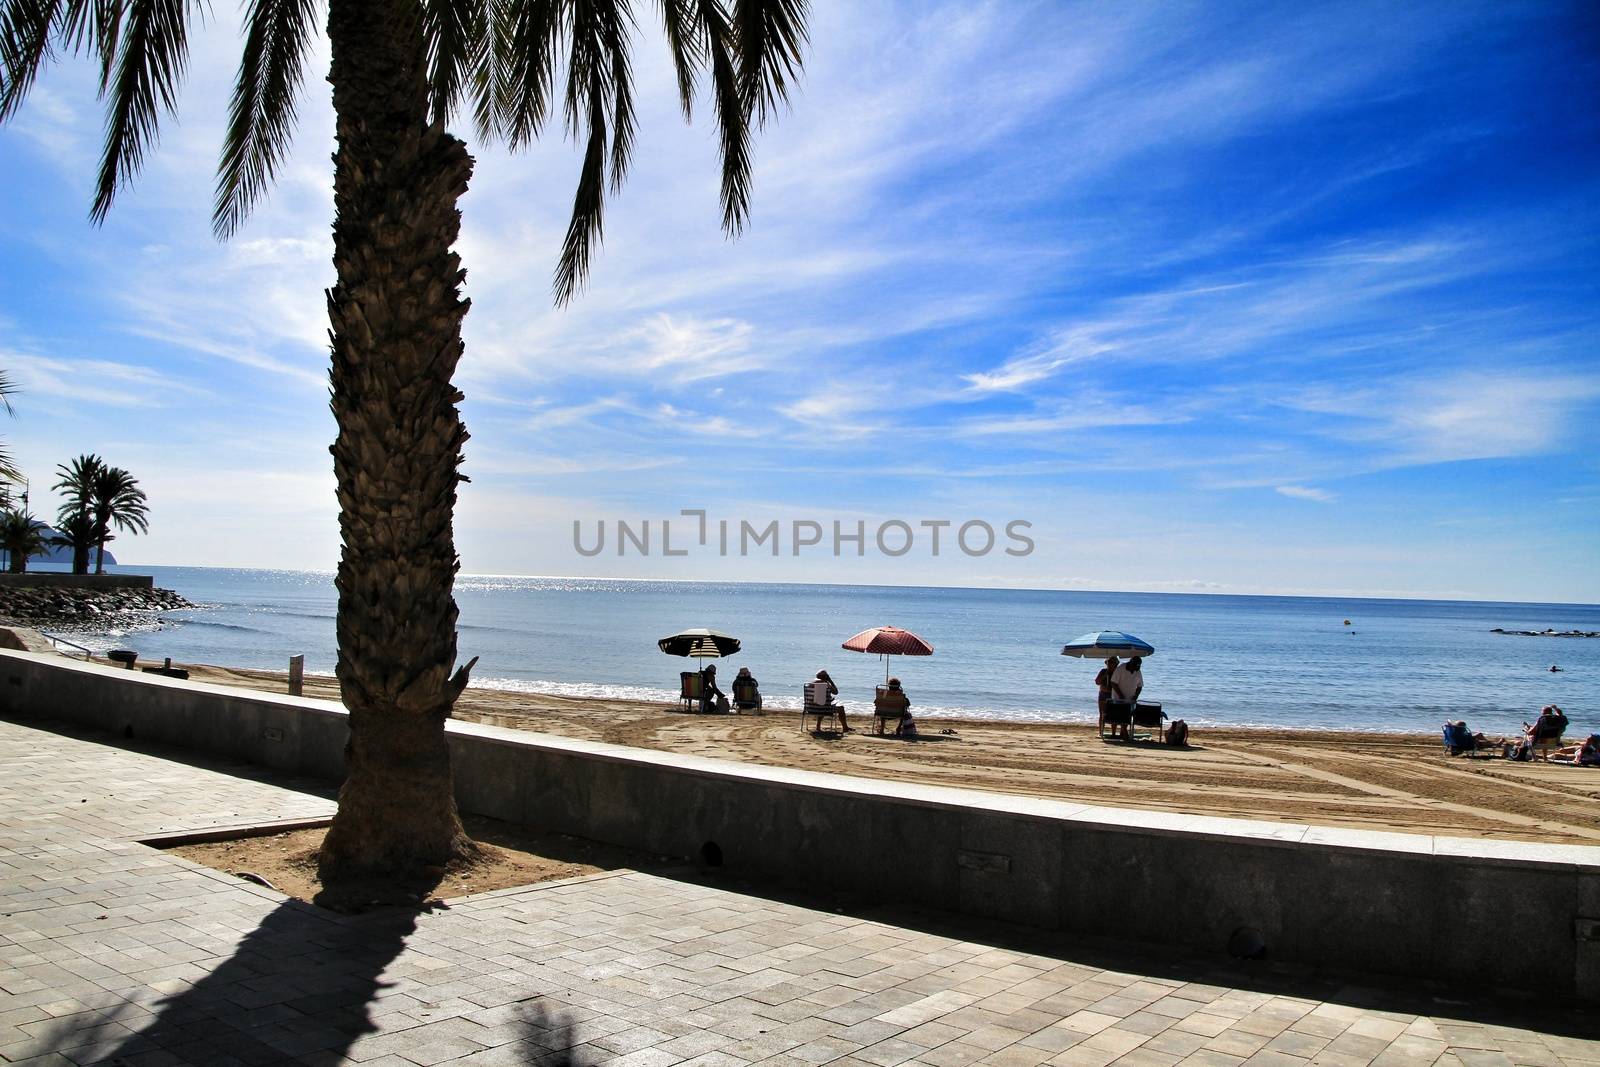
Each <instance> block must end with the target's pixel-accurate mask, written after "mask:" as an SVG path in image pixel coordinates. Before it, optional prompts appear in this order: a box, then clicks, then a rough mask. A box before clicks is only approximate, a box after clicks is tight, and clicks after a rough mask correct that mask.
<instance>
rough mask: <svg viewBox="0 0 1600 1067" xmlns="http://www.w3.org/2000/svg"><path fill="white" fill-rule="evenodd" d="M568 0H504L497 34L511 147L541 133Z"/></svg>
mask: <svg viewBox="0 0 1600 1067" xmlns="http://www.w3.org/2000/svg"><path fill="white" fill-rule="evenodd" d="M568 8H569V4H568V0H506V5H505V11H504V13H503V18H504V26H505V31H504V33H503V35H496V40H495V42H494V43H495V44H496V45H497V46H498V47H500V48H501V49H502V51H501V54H500V57H499V60H498V62H499V67H500V70H501V73H502V78H503V81H502V84H501V86H500V94H501V116H500V127H501V132H502V133H503V135H504V136H505V139H506V141H507V143H508V144H510V146H511V147H512V148H520V147H522V146H523V145H526V144H528V143H530V142H531V141H533V140H534V139H535V138H537V137H538V136H539V131H540V130H541V129H543V127H544V121H545V118H546V117H547V116H548V115H549V113H550V94H551V91H552V89H553V87H554V84H555V66H556V52H557V49H558V47H559V45H560V42H561V31H562V29H563V27H564V26H565V25H566V23H567V22H568V21H569V20H570V16H571V13H570V11H569V10H568Z"/></svg>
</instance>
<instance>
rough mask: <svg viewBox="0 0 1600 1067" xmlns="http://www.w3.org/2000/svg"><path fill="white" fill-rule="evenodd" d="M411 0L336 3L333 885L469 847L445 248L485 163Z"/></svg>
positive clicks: (331, 32) (453, 299)
mask: <svg viewBox="0 0 1600 1067" xmlns="http://www.w3.org/2000/svg"><path fill="white" fill-rule="evenodd" d="M420 9H421V5H420V4H417V3H415V2H414V0H410V2H407V0H331V2H330V3H329V7H328V38H329V41H330V43H331V45H332V49H333V65H332V70H331V72H330V74H329V80H330V81H331V82H332V83H333V101H334V111H335V114H336V115H337V122H338V126H337V129H338V150H337V152H336V154H335V156H334V207H335V218H334V229H333V237H334V266H335V268H336V270H337V273H338V284H337V285H335V286H334V288H333V289H331V290H330V291H329V292H328V316H329V319H330V322H331V325H332V348H333V366H332V372H331V376H330V377H331V384H332V407H333V413H334V418H335V420H336V421H337V423H338V437H337V438H336V440H335V441H334V444H333V449H332V451H333V467H334V476H335V478H336V480H337V483H338V496H339V530H340V534H341V536H342V539H343V548H342V552H341V555H340V559H339V571H338V576H337V580H336V581H337V586H338V590H339V610H338V640H339V660H338V667H337V673H338V677H339V684H340V687H341V690H342V693H343V697H344V703H345V707H346V708H347V709H349V712H350V740H349V744H348V745H347V746H346V749H345V773H346V778H345V782H344V785H343V787H342V788H341V789H340V792H339V812H338V815H337V816H336V817H335V818H334V821H333V825H332V827H331V828H330V829H329V831H328V835H327V838H326V840H325V842H324V844H323V848H322V856H321V863H322V873H323V878H324V880H325V881H327V880H335V881H336V880H340V879H346V878H353V877H359V876H362V875H369V874H394V875H401V876H404V875H406V874H413V875H414V874H418V873H421V872H422V871H423V869H424V868H426V867H430V866H436V865H440V864H444V863H448V862H449V861H450V860H452V859H455V858H459V857H462V856H465V855H469V854H471V853H472V851H473V850H474V847H475V846H473V844H472V842H471V841H470V840H469V839H468V838H467V836H466V834H465V833H464V832H463V831H462V828H461V821H460V819H459V818H458V817H457V814H456V807H455V798H454V795H453V791H452V781H451V772H450V752H449V749H448V747H447V745H446V742H445V736H444V724H445V720H446V719H447V718H449V716H450V711H451V708H452V706H453V705H454V703H455V698H456V696H457V695H458V694H459V693H460V689H461V687H462V686H463V685H464V684H465V673H464V671H463V672H459V673H458V674H457V676H456V677H455V678H452V677H451V673H450V672H451V668H452V666H453V665H454V662H455V656H456V633H455V625H456V604H455V600H454V598H453V597H452V595H451V589H452V586H453V584H454V580H455V572H456V569H457V566H458V560H457V559H456V550H455V540H454V534H453V531H452V528H451V512H452V510H453V508H454V506H455V499H456V483H457V482H458V481H459V480H460V475H459V474H458V473H457V466H458V465H459V463H460V462H461V449H462V446H463V445H464V444H465V443H466V440H467V432H466V427H464V426H463V425H462V423H461V417H460V414H459V413H458V412H457V410H456V404H457V402H458V401H459V400H460V399H461V394H460V393H459V392H458V391H457V390H456V389H455V387H454V386H452V385H451V384H450V379H451V376H452V375H453V374H454V372H455V368H456V363H457V361H458V360H459V359H460V358H461V351H462V344H461V321H462V319H463V317H464V316H465V315H466V312H467V302H466V301H464V300H462V299H461V297H460V290H459V286H460V284H461V281H462V279H463V278H464V277H465V276H466V275H465V272H464V271H463V270H462V269H461V261H460V258H459V257H458V256H456V255H455V254H454V253H453V252H451V250H450V246H451V245H452V244H453V243H454V242H455V240H456V236H457V234H458V233H459V231H460V226H461V213H460V211H459V210H458V209H457V208H456V201H457V199H458V198H459V197H460V196H461V194H462V193H464V192H465V191H466V187H467V180H468V178H469V177H471V174H472V158H471V157H470V156H469V155H468V154H467V151H466V146H465V145H464V144H462V142H461V141H459V140H458V139H456V138H455V137H452V136H450V135H449V134H448V133H446V132H445V130H444V127H443V124H442V123H439V124H432V125H430V124H429V121H428V102H427V84H426V77H425V66H424V49H423V38H422V32H421V26H420V24H419V22H418V12H419V11H420Z"/></svg>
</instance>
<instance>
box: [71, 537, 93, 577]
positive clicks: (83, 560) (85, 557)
mask: <svg viewBox="0 0 1600 1067" xmlns="http://www.w3.org/2000/svg"><path fill="white" fill-rule="evenodd" d="M72 573H73V574H88V573H89V546H88V545H87V544H76V545H73V546H72Z"/></svg>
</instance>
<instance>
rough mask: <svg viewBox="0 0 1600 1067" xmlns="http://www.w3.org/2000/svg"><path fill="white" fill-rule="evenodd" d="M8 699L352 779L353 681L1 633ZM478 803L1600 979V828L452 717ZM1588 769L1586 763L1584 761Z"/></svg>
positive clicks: (829, 870) (1422, 964) (1545, 978)
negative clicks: (1405, 822)
mask: <svg viewBox="0 0 1600 1067" xmlns="http://www.w3.org/2000/svg"><path fill="white" fill-rule="evenodd" d="M0 714H6V715H8V716H12V717H40V718H47V719H54V720H60V721H67V722H73V723H77V724H80V725H84V726H89V727H94V728H98V729H103V730H108V731H111V732H112V733H115V734H119V735H125V734H126V732H127V731H128V730H131V731H132V736H134V737H136V738H140V739H144V740H152V741H164V742H169V743H172V744H177V745H183V746H186V747H190V748H195V749H201V750H204V751H207V752H213V753H217V754H221V755H226V756H231V757H234V758H237V759H240V760H245V761H248V762H252V763H258V764H262V765H265V766H269V767H275V768H279V769H282V770H285V771H292V772H296V773H300V774H307V775H314V776H321V777H327V778H332V779H337V778H338V777H340V775H341V764H342V757H341V752H342V748H343V744H344V740H345V738H346V736H347V727H346V720H345V713H344V710H343V708H342V707H340V706H339V705H338V704H336V703H334V702H331V701H319V700H311V699H307V698H290V697H288V696H278V695H274V694H267V693H254V692H250V691H246V690H239V689H233V688H229V687H224V686H215V685H208V684H205V683H197V682H182V681H176V680H172V679H166V678H160V677H155V676H150V675H143V674H136V673H134V672H129V671H119V670H115V669H112V668H108V667H104V666H101V665H97V664H84V663H81V662H75V661H70V660H67V659H66V658H65V657H61V656H51V655H41V654H37V653H28V652H12V651H0ZM449 731H450V739H451V745H452V750H453V754H454V759H455V767H456V780H457V793H458V797H459V800H460V803H461V807H462V809H463V810H465V811H468V812H474V813H478V814H483V815H489V816H493V817H496V818H500V819H506V820H510V821H515V822H525V823H532V824H535V825H539V826H545V827H550V828H552V829H556V830H559V831H562V832H565V833H571V834H576V835H580V836H583V837H589V838H593V839H596V840H601V841H609V842H614V843H618V844H623V845H630V846H634V847H638V848H644V849H648V850H651V851H654V852H658V853H665V854H671V855H682V856H696V855H703V854H704V850H705V849H706V847H707V846H708V845H711V844H714V845H715V846H717V850H718V851H719V852H720V854H721V856H722V858H723V862H724V864H725V865H726V866H727V867H728V868H730V869H732V870H746V871H751V872H759V873H764V874H770V875H776V876H781V877H787V878H791V879H795V878H798V879H803V880H806V881H809V882H811V883H813V884H822V885H827V886H831V887H835V888H838V889H843V890H850V891H856V892H859V893H862V894H863V895H866V896H869V897H870V896H877V897H880V898H882V897H891V896H892V897H893V898H894V899H896V900H899V901H904V902H906V903H911V904H919V905H927V906H931V907H937V908H943V909H947V910H952V911H960V912H965V913H969V914H975V915H983V916H989V917H993V918H998V919H1003V920H1008V921H1012V922H1017V923H1022V924H1028V925H1033V926H1038V927H1044V928H1052V929H1065V930H1072V931H1079V932H1084V933H1089V934H1095V935H1101V936H1106V935H1110V936H1126V937H1127V938H1129V939H1131V940H1138V941H1146V942H1153V943H1168V944H1179V945H1184V946H1190V947H1196V948H1200V949H1202V950H1209V951H1216V952H1221V951H1224V950H1225V948H1226V945H1227V943H1228V940H1229V938H1230V936H1231V935H1232V934H1234V932H1235V931H1237V930H1238V929H1239V928H1241V927H1249V928H1253V929H1254V930H1255V931H1257V932H1259V935H1260V937H1261V939H1262V940H1263V941H1264V942H1265V944H1266V947H1267V952H1268V954H1269V956H1270V957H1271V958H1273V959H1277V960H1288V961H1301V962H1306V963H1312V964H1317V965H1322V966H1326V967H1330V968H1349V969H1353V970H1358V971H1366V972H1379V973H1390V974H1402V975H1417V976H1422V977H1430V978H1439V979H1444V980H1447V981H1453V982H1457V983H1462V984H1472V985H1475V986H1486V985H1491V986H1505V987H1512V988H1517V989H1522V990H1526V991H1529V992H1539V993H1542V994H1545V995H1559V996H1577V997H1581V998H1584V999H1588V1000H1597V1001H1600V847H1589V846H1560V845H1540V844H1531V843H1522V842H1505V841H1476V840H1464V839H1455V838H1446V837H1429V836H1421V835H1409V834H1388V833H1373V832H1366V831H1358V830H1341V829H1330V828H1316V827H1309V826H1298V825H1292V824H1286V823H1267V822H1252V821H1245V820H1237V819H1217V818H1210V817H1203V816H1189V815H1182V814H1167V813H1159V812H1143V811H1131V810H1124V809H1116V808H1104V807H1096V806H1092V805H1086V804H1079V803H1073V802H1065V801H1051V800H1040V799H1034V798H1029V797H1017V796H1005V795H999V794H990V793H980V792H975V791H970V790H958V789H949V788H944V787H938V786H925V785H916V784H912V783H898V782H884V781H877V780H871V779H860V778H850V777H846V776H842V775H833V774H821V773H817V772H812V771H802V770H791V769H784V768H772V767H759V766H754V765H749V764H741V763H734V762H731V761H724V760H714V759H704V758H699V757H693V756H682V755H675V754H670V753H664V752H656V751H650V750H643V749H630V748H623V747H620V746H615V745H606V744H601V743H598V742H585V741H577V740H571V739H567V738H559V737H551V736H547V735H541V734H530V733H526V732H522V731H515V730H505V729H498V728H495V727H490V726H480V725H477V724H474V723H459V722H452V723H451V724H450V725H449ZM1574 773H1586V772H1583V771H1574Z"/></svg>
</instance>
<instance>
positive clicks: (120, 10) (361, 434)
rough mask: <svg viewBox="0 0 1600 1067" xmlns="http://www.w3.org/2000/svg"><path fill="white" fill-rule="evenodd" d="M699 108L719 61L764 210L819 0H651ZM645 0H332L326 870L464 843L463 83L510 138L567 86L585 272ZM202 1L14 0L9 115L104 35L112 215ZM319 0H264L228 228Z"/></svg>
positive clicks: (2, 7)
mask: <svg viewBox="0 0 1600 1067" xmlns="http://www.w3.org/2000/svg"><path fill="white" fill-rule="evenodd" d="M655 6H656V8H657V11H658V14H659V16H660V18H661V23H662V26H663V28H664V30H665V36H666V39H667V45H668V48H669V51H670V53H671V56H672V61H673V65H674V67H675V70H676V75H677V91H678V98H679V103H680V104H681V106H682V109H683V111H684V114H685V116H686V117H687V116H688V114H689V112H690V109H691V106H692V102H693V97H694V89H695V82H696V79H697V78H698V77H699V76H700V75H701V73H702V72H705V73H707V74H708V75H709V83H710V87H711V97H712V104H713V112H714V114H715V116H716V120H717V129H718V142H719V147H720V150H721V156H722V186H721V201H722V204H721V207H722V223H723V227H724V229H725V230H727V231H728V232H729V233H730V234H732V233H737V232H738V231H739V230H740V229H741V228H742V226H743V224H744V222H745V219H746V217H747V215H748V207H749V194H750V177H751V166H750V139H751V133H752V131H753V130H754V129H755V128H757V127H759V126H761V125H762V124H764V123H765V122H766V120H767V119H768V118H769V117H770V116H771V115H772V114H773V113H774V111H775V109H776V108H777V106H778V105H779V104H780V103H781V102H782V101H783V100H784V99H785V97H786V95H787V90H788V86H789V84H790V82H791V81H792V80H793V78H794V77H795V76H796V75H797V74H798V71H799V68H800V63H801V50H802V48H803V47H804V44H805V39H806V29H805V20H806V15H807V8H808V2H807V0H657V2H656V4H655ZM634 7H635V4H634V3H633V2H631V0H328V21H327V26H328V38H329V43H330V45H331V51H332V56H333V61H332V66H331V69H330V70H329V73H328V80H329V81H330V82H331V83H332V85H333V106H334V112H335V118H336V132H337V139H338V143H337V151H336V153H335V155H334V211H335V217H334V225H333V235H334V266H335V269H336V272H337V284H336V285H335V286H334V287H333V289H331V290H329V292H328V294H327V296H328V316H329V319H330V322H331V326H332V330H331V333H332V350H333V352H332V355H333V361H332V371H331V374H330V380H331V381H330V384H331V387H332V390H331V391H332V401H331V405H332V408H333V413H334V417H335V421H336V423H337V426H338V435H337V438H336V439H335V441H334V444H333V449H332V451H333V464H334V475H335V480H336V482H337V492H338V499H339V529H340V534H341V537H342V540H343V546H342V551H341V554H340V559H339V569H338V574H337V577H336V579H335V581H336V584H337V586H338V590H339V608H338V620H337V633H338V640H339V659H338V665H337V674H338V677H339V682H340V686H341V689H342V692H343V697H344V702H345V706H346V707H347V708H348V709H349V711H350V740H349V743H348V745H347V746H346V750H345V765H346V768H345V769H346V777H345V783H344V785H343V787H342V788H341V790H340V794H339V812H338V815H337V817H336V818H335V819H334V822H333V825H332V827H331V828H330V830H329V832H328V836H327V839H326V842H325V843H324V846H323V851H322V870H323V876H324V878H325V879H337V878H340V877H345V876H358V875H361V874H364V873H377V872H381V871H386V870H388V871H401V872H410V873H416V872H418V871H420V870H422V869H423V868H425V867H429V866H432V865H436V864H442V863H447V862H449V861H451V860H453V859H457V858H463V857H468V856H470V855H471V854H472V853H473V851H474V847H473V845H472V843H471V842H470V841H469V840H468V839H467V837H466V835H465V833H463V831H462V828H461V822H460V819H459V818H458V817H457V814H456V809H455V802H454V800H453V798H452V788H451V775H450V755H449V749H448V747H447V745H446V743H445V736H444V722H445V720H446V719H447V718H448V717H449V715H450V712H451V708H452V707H453V706H454V703H455V700H456V697H457V696H458V695H460V693H461V690H462V689H464V688H465V687H466V684H467V673H468V671H470V669H471V667H472V663H470V662H469V663H468V664H467V665H466V666H465V667H462V668H461V669H460V670H456V671H454V673H452V668H453V667H454V665H455V659H456V633H455V624H456V605H455V600H454V597H453V596H452V586H453V583H454V576H455V572H456V570H457V567H458V561H457V558H456V550H455V540H454V533H453V530H452V526H451V517H452V512H453V510H454V505H455V497H456V484H457V483H458V482H459V481H460V480H461V478H462V476H461V474H460V472H459V470H458V468H459V466H460V463H461V462H462V454H461V449H462V446H463V445H465V443H466V440H467V432H466V428H465V427H464V426H463V425H462V423H461V418H460V415H459V412H458V411H457V408H456V405H457V403H458V402H459V401H460V400H461V394H460V393H459V392H458V391H457V390H456V389H455V387H454V386H453V385H452V384H451V377H452V376H453V374H454V372H455V367H456V363H457V362H458V361H459V360H460V358H461V352H462V342H461V323H462V319H463V318H464V317H465V315H466V312H467V303H466V301H463V300H462V299H461V296H460V289H459V286H460V284H461V281H462V279H463V277H464V276H465V275H464V272H463V270H462V268H461V261H460V258H459V257H458V256H457V255H456V254H455V253H454V252H452V251H451V245H452V244H454V242H455V239H456V236H457V233H458V231H459V229H460V222H461V215H460V212H459V210H458V209H457V207H456V202H457V200H458V199H459V198H460V196H461V194H462V193H463V192H464V191H465V190H466V187H467V181H468V179H469V178H470V177H471V175H472V157H471V156H469V155H468V154H467V149H466V145H465V144H464V143H463V142H462V141H461V140H460V139H458V138H457V137H455V136H453V135H451V134H450V133H448V132H447V131H446V125H447V124H448V123H449V122H450V121H451V120H452V119H453V118H454V117H455V115H456V113H457V111H458V109H461V108H463V107H466V108H468V109H469V110H470V112H471V118H472V121H473V124H474V126H475V127H476V129H477V132H478V134H479V135H480V136H481V137H483V138H484V139H500V140H504V141H506V142H507V143H509V144H510V145H511V146H512V147H513V148H520V147H524V146H526V145H528V144H529V143H531V142H532V141H534V140H536V139H537V138H538V136H539V134H540V133H541V132H542V130H543V129H544V124H545V122H546V120H547V118H548V117H549V116H550V114H551V113H552V112H553V111H556V110H558V109H559V110H560V111H561V113H562V117H563V120H564V125H565V128H566V131H567V133H568V134H570V135H571V136H572V137H574V138H575V139H579V140H581V141H582V142H583V143H584V157H583V163H582V167H581V170H580V172H579V178H578V185H577V192H576V194H575V196H574V198H573V204H572V215H571V220H570V222H569V224H568V227H567V232H566V237H565V240H564V241H563V243H562V247H561V251H560V255H559V258H558V260H557V265H556V270H555V278H554V283H553V289H554V296H555V299H556V302H557V303H565V302H566V301H568V300H570V299H571V298H572V296H573V295H574V293H575V292H576V290H577V289H578V288H579V286H580V285H581V284H582V282H583V280H584V278H585V276H586V274H587V271H588V266H589V258H590V252H591V248H592V246H593V244H594V243H595V242H596V241H598V240H599V239H600V236H601V216H602V208H603V205H604V200H605V196H606V193H607V191H608V189H609V190H611V191H615V190H616V189H618V188H619V187H620V185H621V183H622V180H623V177H624V175H625V174H626V172H627V167H628V162H629V156H630V155H631V152H632V149H633V138H634V126H635V116H634V107H633V87H632V83H633V65H632V43H633V35H634V30H635V28H636V23H635V19H634V10H633V9H634ZM197 10H202V8H201V6H200V4H199V0H188V2H184V0H0V121H4V120H5V119H6V118H8V117H9V116H11V115H12V114H15V112H16V110H17V108H18V107H19V106H20V104H21V103H22V101H23V98H24V97H25V95H26V93H27V91H28V88H29V87H30V86H31V85H32V83H33V80H34V78H35V76H36V74H37V72H38V69H39V67H40V65H41V63H42V62H43V61H44V59H45V58H46V57H48V56H49V55H51V54H52V50H53V49H54V48H57V47H59V48H62V49H65V50H68V51H74V52H79V53H87V54H89V55H92V56H94V57H95V58H97V59H98V60H99V64H100V76H101V86H102V88H103V90H104V95H105V97H106V100H107V123H106V141H105V151H104V153H103V156H102V159H101V164H100V172H99V182H98V186H97V192H96V196H95V200H94V204H93V207H92V208H91V211H90V214H91V216H92V217H93V218H95V219H101V218H103V217H104V216H105V213H106V211H107V210H108V209H109V208H110V206H111V202H112V199H113V197H114V196H115V194H116V192H117V190H118V188H119V187H120V186H121V184H122V183H124V182H125V181H127V180H128V179H129V178H130V177H131V176H132V175H133V173H134V172H135V171H136V170H137V169H138V168H139V165H140V163H141V162H142V160H143V156H144V150H145V148H146V146H147V145H149V144H150V143H151V141H152V138H153V136H154V134H155V130H156V125H157V120H158V118H159V117H160V112H161V111H162V110H164V109H167V110H170V109H171V108H172V107H173V105H174V102H175V99H176V96H175V86H176V84H177V82H178V80H179V78H180V76H181V74H182V72H183V68H184V63H185V60H186V49H187V38H186V33H187V26H188V22H189V20H190V18H192V17H193V15H194V13H195V12H196V11H197ZM314 16H315V5H314V4H313V2H312V0H249V6H248V9H247V12H246V18H245V23H246V25H245V34H244V48H243V59H242V62H241V63H240V68H239V78H238V81H237V83H236V85H235V88H234V92H233V100H232V108H231V123H230V126H229V129H228V134H227V138H226V142H225V144H224V146H223V151H222V161H221V165H220V168H219V178H218V183H217V197H216V205H215V211H214V214H213V223H214V227H215V229H216V231H217V233H218V235H219V236H227V235H229V234H231V233H233V232H234V231H235V230H236V229H237V228H238V226H239V225H240V224H241V223H242V222H243V220H244V218H245V217H246V215H247V214H248V212H249V210H250V208H251V206H252V205H253V204H254V203H255V201H256V200H257V199H258V198H259V197H260V196H261V195H262V193H263V192H264V191H265V190H266V188H267V186H268V185H270V184H271V181H272V178H273V175H274V173H275V171H276V169H277V167H278V165H279V164H280V162H281V161H282V159H283V157H284V154H285V151H286V149H287V146H288V143H289V139H290V135H291V132H292V129H293V126H294V119H295V104H296V98H297V96H298V93H299V88H300V84H301V82H302V80H303V77H304V67H305V60H306V55H307V52H308V44H309V41H310V38H311V35H312V33H313V26H312V21H313V18H314Z"/></svg>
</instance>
